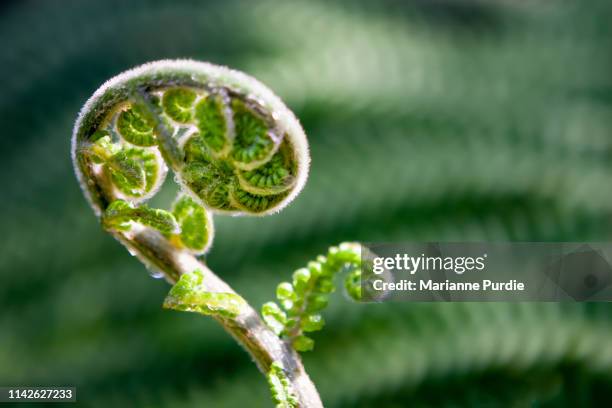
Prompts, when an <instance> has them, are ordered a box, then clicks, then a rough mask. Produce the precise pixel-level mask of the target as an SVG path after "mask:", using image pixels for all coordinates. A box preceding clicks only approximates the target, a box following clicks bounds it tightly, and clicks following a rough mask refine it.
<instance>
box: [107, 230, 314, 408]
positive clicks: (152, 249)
mask: <svg viewBox="0 0 612 408" xmlns="http://www.w3.org/2000/svg"><path fill="white" fill-rule="evenodd" d="M109 232H110V233H111V234H113V235H114V236H115V237H116V238H117V239H118V240H119V241H120V242H121V243H122V244H123V245H125V246H126V248H127V249H128V250H129V251H130V253H132V254H134V255H135V256H137V257H138V258H139V259H140V260H141V261H142V262H143V263H144V264H145V265H147V267H148V268H150V269H152V270H155V271H161V272H163V274H164V277H165V278H166V280H167V281H168V282H169V283H171V284H174V283H176V281H177V280H178V278H179V277H180V276H181V275H182V274H184V273H190V272H192V271H194V270H196V269H199V270H200V271H202V274H203V275H204V279H203V284H204V285H205V286H206V290H207V291H209V292H218V293H232V294H236V292H235V291H234V290H233V289H232V288H231V287H230V286H229V285H228V284H227V283H226V282H225V281H223V280H222V279H221V278H219V277H218V276H217V275H216V274H215V273H214V272H213V271H211V270H210V269H209V268H208V266H206V265H205V264H204V263H202V262H200V261H199V260H198V259H197V258H196V257H195V256H193V255H192V254H190V253H188V252H187V251H177V249H176V248H175V247H173V246H172V245H170V244H169V243H168V241H167V240H166V239H165V238H164V237H163V236H162V235H161V234H160V233H159V232H157V231H155V230H152V229H142V231H139V232H137V233H128V234H129V236H128V235H126V233H123V232H117V231H113V230H110V231H109ZM213 318H214V319H215V320H217V321H218V322H219V324H221V325H222V326H223V328H224V329H225V330H226V331H227V332H228V333H229V334H231V335H232V337H234V339H236V341H237V342H238V343H239V344H240V345H241V346H242V347H243V348H244V349H245V350H246V351H247V352H248V353H249V354H250V355H251V357H252V358H253V361H254V362H255V363H256V364H257V367H258V368H259V370H260V371H261V372H262V373H263V374H264V375H266V373H268V372H269V370H270V367H271V366H272V363H273V362H281V363H282V366H283V367H284V369H285V371H286V374H287V378H288V380H289V382H290V385H291V386H292V388H293V390H294V392H295V393H296V396H297V399H298V404H299V406H300V407H307V408H318V407H323V404H322V403H321V399H320V397H319V394H318V392H317V390H316V388H315V386H314V384H313V383H312V381H311V380H310V377H309V376H308V374H307V373H306V371H305V369H304V366H303V365H302V361H301V359H300V356H299V354H298V353H297V352H296V351H295V350H294V349H293V348H292V347H291V345H290V344H288V343H287V342H285V341H283V340H282V339H280V338H279V336H277V335H276V334H275V333H274V332H273V331H272V330H271V329H270V328H268V326H267V325H266V324H265V323H264V322H263V321H262V320H261V318H260V317H259V314H258V313H257V312H256V311H255V309H253V308H252V307H251V306H250V305H249V304H248V303H247V304H246V305H245V307H244V308H243V309H242V311H241V313H240V314H239V315H238V316H236V317H235V318H232V319H229V318H224V317H221V316H213Z"/></svg>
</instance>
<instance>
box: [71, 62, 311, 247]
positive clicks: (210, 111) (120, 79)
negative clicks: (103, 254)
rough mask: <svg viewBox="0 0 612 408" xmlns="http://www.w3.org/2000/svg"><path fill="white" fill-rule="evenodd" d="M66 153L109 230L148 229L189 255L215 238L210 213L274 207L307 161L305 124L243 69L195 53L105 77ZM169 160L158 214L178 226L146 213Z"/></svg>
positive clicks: (293, 187) (286, 198)
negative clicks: (175, 188)
mask: <svg viewBox="0 0 612 408" xmlns="http://www.w3.org/2000/svg"><path fill="white" fill-rule="evenodd" d="M72 151H73V161H74V164H75V169H76V173H77V176H78V178H79V180H80V181H81V186H82V188H83V191H84V192H85V194H86V196H87V198H88V199H89V201H90V203H91V204H92V207H93V208H94V210H95V211H96V213H97V214H98V215H104V218H105V220H106V221H105V223H104V225H105V227H106V228H108V229H110V230H112V231H123V232H125V231H126V230H129V229H130V228H131V227H133V226H134V225H140V226H144V227H149V228H153V229H155V230H158V231H159V232H160V233H162V235H164V237H165V238H166V239H167V240H168V242H169V243H170V244H171V245H173V246H174V247H176V248H177V250H185V251H188V252H190V253H193V254H195V255H199V254H203V253H205V252H206V250H207V249H208V248H209V247H210V244H211V242H212V235H213V230H214V228H213V224H212V219H211V216H210V214H211V213H212V212H222V213H230V214H234V215H265V214H269V213H273V212H276V211H279V210H280V209H282V208H283V207H284V206H285V205H287V204H288V203H289V202H290V201H291V200H293V198H295V196H296V195H297V194H298V193H299V192H300V190H301V189H302V187H303V186H304V183H305V181H306V177H307V173H308V165H309V155H308V144H307V141H306V137H305V135H304V132H303V130H302V128H301V126H300V125H299V122H298V121H297V119H296V118H295V116H294V115H293V114H292V113H291V112H290V111H289V110H288V109H287V107H286V106H285V105H284V104H283V103H282V101H281V100H280V99H279V98H278V97H277V96H276V95H274V94H273V93H272V92H271V91H270V90H269V89H268V88H266V87H265V86H264V85H262V84H260V83H259V82H257V81H256V80H255V79H253V78H251V77H249V76H247V75H245V74H243V73H240V72H237V71H233V70H230V69H228V68H225V67H219V66H215V65H211V64H206V63H201V62H195V61H159V62H154V63H150V64H146V65H143V66H141V67H138V68H135V69H133V70H131V71H128V72H125V73H123V74H121V75H119V76H117V77H115V78H113V79H111V80H110V81H108V82H107V83H106V84H104V85H103V86H102V87H101V88H100V89H99V90H98V91H96V93H95V94H94V95H93V96H92V97H91V98H90V100H89V101H88V102H87V104H86V105H85V106H84V108H83V109H82V111H81V114H80V115H79V118H78V120H77V122H76V125H75V128H74V133H73V145H72ZM168 168H170V169H171V170H172V171H173V172H174V178H173V179H174V180H176V181H177V182H178V183H179V185H180V188H181V191H180V193H179V196H178V198H177V199H176V200H175V202H174V205H173V208H172V209H171V211H166V212H164V214H169V215H171V216H172V217H173V220H174V222H175V223H176V225H177V226H178V230H177V231H168V230H167V228H165V227H164V226H163V225H161V224H160V225H157V224H155V225H154V223H153V222H148V218H146V217H144V218H143V214H145V215H150V214H152V213H151V211H153V210H154V209H150V208H149V207H146V205H145V203H146V202H147V200H149V199H150V198H151V197H152V196H154V195H155V193H156V192H157V191H158V189H159V188H160V186H161V185H162V183H163V181H164V180H165V175H166V173H167V169H168ZM109 208H110V209H112V211H111V214H109V213H108V209H109ZM117 209H121V212H120V213H117V214H115V215H112V214H114V213H115V212H117ZM113 211H114V212H113ZM160 211H162V210H160ZM130 217H132V219H131V221H132V222H128V221H130V219H129V218H130ZM117 219H118V220H120V222H119V221H112V220H117ZM126 220H127V221H126ZM152 220H153V221H155V220H158V218H155V217H153V218H152ZM158 221H159V220H158ZM124 238H125V237H124Z"/></svg>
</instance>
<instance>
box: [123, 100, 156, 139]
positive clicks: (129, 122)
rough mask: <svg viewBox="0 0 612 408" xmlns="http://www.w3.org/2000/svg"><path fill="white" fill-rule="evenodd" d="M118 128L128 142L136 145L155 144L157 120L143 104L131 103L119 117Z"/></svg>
mask: <svg viewBox="0 0 612 408" xmlns="http://www.w3.org/2000/svg"><path fill="white" fill-rule="evenodd" d="M117 130H118V131H119V133H120V134H121V136H122V137H123V138H124V139H125V141H126V142H129V143H131V144H133V145H136V146H144V147H149V146H154V145H155V143H156V141H155V121H154V119H153V118H152V117H151V113H150V112H149V111H148V110H147V108H146V107H144V106H143V105H142V104H131V105H130V107H129V108H127V109H126V110H123V111H121V113H119V115H118V118H117Z"/></svg>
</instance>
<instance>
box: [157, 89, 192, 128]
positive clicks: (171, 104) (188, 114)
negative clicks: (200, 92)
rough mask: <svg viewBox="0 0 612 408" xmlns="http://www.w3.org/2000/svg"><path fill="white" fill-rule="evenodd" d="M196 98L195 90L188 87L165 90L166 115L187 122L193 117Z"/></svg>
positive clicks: (164, 106) (163, 99) (164, 105)
mask: <svg viewBox="0 0 612 408" xmlns="http://www.w3.org/2000/svg"><path fill="white" fill-rule="evenodd" d="M195 99H196V93H195V92H194V91H192V90H190V89H186V88H173V89H170V90H168V91H166V92H164V96H163V98H162V106H163V108H164V112H165V113H166V115H168V116H169V117H170V118H171V119H172V120H174V121H176V122H179V123H187V122H189V121H190V120H191V118H192V115H193V112H192V111H193V103H194V102H195Z"/></svg>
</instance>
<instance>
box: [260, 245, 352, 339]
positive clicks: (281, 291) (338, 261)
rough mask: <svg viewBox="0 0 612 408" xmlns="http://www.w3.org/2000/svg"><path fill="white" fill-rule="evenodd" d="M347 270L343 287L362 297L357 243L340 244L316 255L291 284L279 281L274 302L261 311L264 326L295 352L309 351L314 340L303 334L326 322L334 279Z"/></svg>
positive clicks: (299, 271) (297, 271) (318, 328)
mask: <svg viewBox="0 0 612 408" xmlns="http://www.w3.org/2000/svg"><path fill="white" fill-rule="evenodd" d="M341 271H347V272H348V275H347V277H346V279H345V283H344V286H345V288H346V291H347V294H349V295H350V296H351V297H352V298H353V299H355V300H359V299H360V298H361V281H360V276H361V252H360V246H359V244H355V243H343V244H340V245H339V246H337V247H331V248H329V251H328V253H327V256H319V257H318V258H317V260H316V261H313V262H309V263H308V266H307V267H306V268H301V269H298V270H296V271H295V272H294V273H293V281H292V283H289V282H282V283H280V284H279V285H278V286H277V288H276V297H277V299H278V300H279V302H280V304H281V305H282V308H281V307H279V305H278V304H277V303H275V302H267V303H265V304H264V305H263V306H262V308H261V314H262V316H263V319H264V321H265V322H266V324H267V325H268V326H269V327H270V328H271V329H272V330H273V331H274V332H275V333H276V334H278V335H280V336H281V337H282V338H284V339H286V340H287V341H289V342H290V343H291V344H292V345H293V347H294V348H295V349H296V350H298V351H309V350H312V348H313V347H314V341H313V340H312V339H311V338H310V337H308V336H307V335H305V334H304V333H308V332H314V331H318V330H321V329H322V328H323V326H324V325H325V321H324V320H323V317H322V316H321V314H320V313H321V311H322V310H323V309H325V307H326V306H327V303H328V299H329V295H330V294H331V293H332V292H334V291H335V289H336V288H335V284H334V278H335V277H336V275H337V274H338V273H339V272H341Z"/></svg>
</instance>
